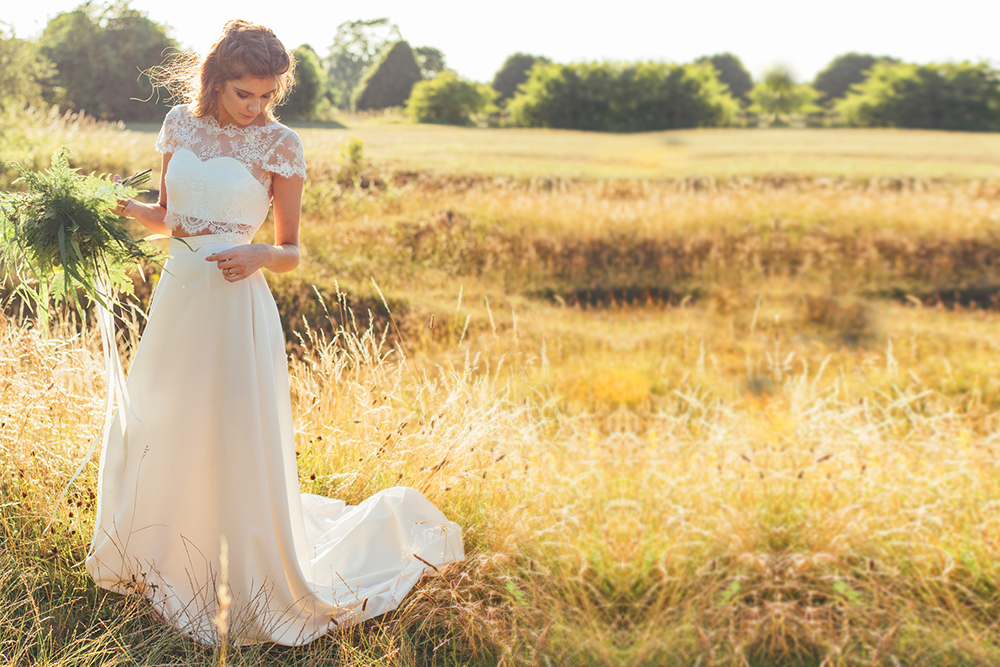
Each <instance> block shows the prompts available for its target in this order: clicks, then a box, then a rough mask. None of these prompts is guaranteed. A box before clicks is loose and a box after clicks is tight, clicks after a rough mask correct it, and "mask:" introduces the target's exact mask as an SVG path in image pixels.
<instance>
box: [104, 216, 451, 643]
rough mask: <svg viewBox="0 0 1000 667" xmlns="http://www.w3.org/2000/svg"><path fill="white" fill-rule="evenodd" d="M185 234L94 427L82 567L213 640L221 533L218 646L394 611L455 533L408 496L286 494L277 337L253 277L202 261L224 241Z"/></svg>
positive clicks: (285, 385) (290, 445)
mask: <svg viewBox="0 0 1000 667" xmlns="http://www.w3.org/2000/svg"><path fill="white" fill-rule="evenodd" d="M184 241H185V242H186V243H187V245H186V244H185V243H184V242H181V241H179V240H176V239H174V240H172V241H171V246H170V255H171V257H170V259H169V260H168V261H167V263H166V265H165V267H164V270H163V273H162V276H161V278H160V281H159V284H158V286H157V288H156V293H155V295H154V298H153V303H152V306H151V308H150V313H149V320H148V322H147V325H146V329H145V332H144V334H143V336H142V340H141V342H140V344H139V347H138V349H137V351H136V354H135V358H134V360H133V363H132V367H131V370H130V372H129V376H128V381H127V385H126V386H127V389H128V397H129V401H130V408H128V409H123V408H121V407H119V410H118V413H117V414H116V416H115V419H114V422H113V423H112V425H111V428H110V429H108V431H107V432H106V433H105V434H104V438H105V440H104V443H103V445H102V453H101V458H100V473H99V483H98V502H97V519H96V525H95V529H94V538H93V542H92V547H91V553H90V555H89V556H88V558H87V559H86V561H85V566H86V568H87V569H88V571H89V572H90V574H91V575H92V576H93V578H94V581H95V582H96V583H97V584H98V585H99V586H101V587H103V588H106V589H109V590H113V591H118V592H122V593H139V594H142V595H144V596H146V597H147V598H148V599H149V600H150V602H151V603H152V604H153V606H154V608H155V609H156V611H157V612H158V613H159V614H160V615H161V616H162V617H164V618H165V619H166V620H167V621H168V622H169V623H171V624H173V625H174V626H176V627H177V628H179V629H180V630H182V631H183V632H185V633H187V634H189V635H190V636H192V637H194V638H195V639H197V640H198V641H201V642H204V643H209V644H215V643H218V641H219V637H220V634H219V632H218V626H217V624H215V623H213V621H214V620H216V619H217V618H218V612H219V606H220V603H219V600H220V597H219V595H218V589H219V584H220V583H221V576H220V575H221V569H222V568H221V561H220V555H221V548H220V544H221V538H223V537H224V538H225V541H226V543H227V545H228V568H227V578H228V591H229V594H230V596H231V597H232V603H231V604H230V605H229V606H228V622H227V627H228V637H229V641H230V642H233V643H235V644H246V643H252V642H259V641H272V642H277V643H279V644H285V645H295V644H303V643H306V642H309V641H311V640H313V639H316V638H317V637H319V636H321V635H323V634H324V633H326V632H328V631H329V630H331V629H335V628H338V627H343V626H345V625H349V624H353V623H357V622H359V621H362V620H365V619H367V618H371V617H373V616H377V615H379V614H382V613H384V612H387V611H389V610H391V609H394V608H395V607H397V606H398V605H399V603H400V601H401V600H402V599H403V596H405V595H406V593H407V592H408V591H409V590H410V589H411V588H412V587H413V586H414V584H415V583H416V582H417V580H418V579H419V578H420V577H421V575H422V574H423V573H424V571H425V569H427V567H428V566H427V565H426V563H432V564H434V565H435V566H438V565H441V564H444V563H447V562H450V561H454V560H460V559H461V558H463V556H464V552H463V548H462V537H461V532H460V528H459V526H458V525H457V524H455V523H453V522H451V521H449V520H448V519H446V518H445V516H444V515H443V514H442V513H441V512H440V511H439V510H438V509H437V508H436V507H434V506H433V505H432V504H431V503H430V502H429V501H428V500H427V499H426V498H425V497H424V496H423V495H422V494H421V493H420V492H418V491H416V490H415V489H411V488H406V487H396V488H391V489H386V490H385V491H381V492H379V493H376V494H375V495H373V496H371V497H370V498H368V499H367V500H365V501H364V502H362V503H361V504H360V505H358V506H350V505H345V503H344V502H342V501H339V500H333V499H330V498H324V497H321V496H316V495H311V494H300V493H299V483H298V474H297V471H296V465H295V443H294V439H293V426H292V409H291V401H290V395H289V382H288V366H287V360H286V358H285V346H284V338H283V335H282V331H281V323H280V321H279V319H278V311H277V308H276V306H275V303H274V299H273V297H272V296H271V292H270V290H269V289H268V287H267V284H266V282H265V280H264V276H263V275H262V274H261V273H260V272H259V271H258V272H257V273H255V274H253V275H252V276H250V277H249V278H247V279H246V280H242V281H239V282H236V283H229V282H227V281H226V280H225V279H224V278H223V277H222V274H221V272H220V270H219V269H218V266H217V265H216V263H215V262H207V261H205V259H204V258H205V257H206V256H207V255H209V254H211V253H213V252H217V251H221V250H224V249H226V248H230V247H232V246H233V245H236V244H234V243H232V242H231V241H225V240H223V239H222V238H220V237H219V236H217V235H207V236H198V237H192V238H187V239H184ZM189 246H190V247H189ZM123 416H124V417H126V418H125V427H124V428H122V422H121V420H122V418H123Z"/></svg>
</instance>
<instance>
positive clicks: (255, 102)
mask: <svg viewBox="0 0 1000 667" xmlns="http://www.w3.org/2000/svg"><path fill="white" fill-rule="evenodd" d="M250 111H253V112H254V113H256V112H258V111H260V100H259V99H257V98H253V99H251V100H250Z"/></svg>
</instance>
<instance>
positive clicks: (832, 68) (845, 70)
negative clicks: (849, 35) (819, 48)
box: [813, 52, 898, 106]
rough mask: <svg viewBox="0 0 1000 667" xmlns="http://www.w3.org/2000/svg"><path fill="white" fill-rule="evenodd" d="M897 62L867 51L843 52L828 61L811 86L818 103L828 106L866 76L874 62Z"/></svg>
mask: <svg viewBox="0 0 1000 667" xmlns="http://www.w3.org/2000/svg"><path fill="white" fill-rule="evenodd" d="M879 62H887V63H893V62H898V61H897V60H896V59H894V58H889V57H887V56H873V55H869V54H867V53H853V52H852V53H845V54H844V55H841V56H837V57H836V58H834V59H833V60H831V61H830V64H829V65H827V66H826V69H824V70H823V71H822V72H820V73H819V74H817V75H816V78H815V79H814V80H813V88H814V89H815V90H816V92H818V93H819V94H820V98H819V100H818V101H819V103H820V104H823V105H826V106H829V105H831V104H833V103H834V102H835V101H836V100H839V99H842V98H843V97H844V96H845V95H847V93H848V92H849V91H850V90H851V86H854V85H856V84H859V83H861V82H863V81H864V80H865V79H866V78H868V72H869V71H870V70H871V68H872V67H873V66H874V65H875V63H879Z"/></svg>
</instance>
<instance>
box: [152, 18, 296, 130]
mask: <svg viewBox="0 0 1000 667" xmlns="http://www.w3.org/2000/svg"><path fill="white" fill-rule="evenodd" d="M150 74H151V78H152V79H153V81H154V83H155V84H157V85H160V86H163V87H165V88H166V89H167V90H168V91H170V93H171V96H172V97H173V98H180V99H182V100H184V101H187V102H190V103H191V114H192V115H194V116H197V117H198V118H204V117H205V116H208V115H214V114H215V113H216V112H217V110H218V99H217V98H218V93H217V92H216V90H215V87H216V86H217V85H225V83H226V82H227V81H232V80H234V79H242V78H243V77H245V76H251V77H254V78H268V77H274V78H275V79H276V81H277V82H278V87H277V90H276V91H275V93H274V97H272V98H271V101H270V104H268V105H267V107H266V108H265V109H264V114H265V115H266V116H267V118H268V119H269V120H275V117H274V109H275V107H277V106H278V105H279V104H281V102H282V101H283V100H284V99H285V97H287V96H288V94H289V93H290V92H291V89H292V83H293V81H294V74H295V58H294V57H293V56H292V54H291V52H290V51H289V50H288V49H286V48H285V45H284V44H282V43H281V41H280V40H279V39H278V38H277V37H276V36H275V34H274V32H272V31H271V29H270V28H267V27H265V26H262V25H257V24H254V23H250V22H248V21H241V20H236V21H229V22H228V23H226V25H225V27H224V28H223V29H222V35H221V36H220V37H219V39H217V40H216V41H215V44H212V47H211V48H210V49H209V50H208V53H206V54H205V56H204V57H203V58H199V57H197V56H194V55H189V54H178V55H177V56H174V57H173V58H172V60H171V62H169V63H168V64H167V65H165V66H163V67H157V68H153V70H152V71H151V72H150Z"/></svg>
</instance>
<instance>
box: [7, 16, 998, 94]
mask: <svg viewBox="0 0 1000 667" xmlns="http://www.w3.org/2000/svg"><path fill="white" fill-rule="evenodd" d="M79 4H80V3H79V2H78V1H77V0H0V21H3V22H6V23H8V24H10V25H12V26H13V27H14V30H15V32H16V34H17V35H18V36H19V37H34V36H37V35H38V34H40V33H41V30H42V29H43V28H44V27H45V23H46V22H47V21H48V19H50V18H51V17H53V16H55V15H56V14H58V13H59V12H62V11H67V10H70V9H72V8H74V7H76V6H77V5H79ZM131 5H132V7H134V8H136V9H139V10H142V11H144V12H146V13H147V14H148V15H149V17H150V18H151V19H153V20H154V21H156V22H158V23H162V24H164V25H167V26H168V27H169V28H170V34H171V36H172V37H174V38H175V39H176V40H178V41H179V42H180V43H181V45H182V46H183V47H186V48H192V49H195V50H197V51H204V50H205V49H206V48H207V47H208V46H209V45H210V44H211V43H212V42H213V41H214V40H215V38H216V36H217V35H218V34H219V32H220V30H221V28H222V25H223V24H224V23H225V22H226V21H227V20H229V19H233V18H242V19H246V20H249V21H254V22H257V23H263V24H265V25H267V26H269V27H271V28H272V29H273V30H274V31H275V33H276V34H277V35H278V37H279V38H280V39H281V40H282V41H283V42H284V44H285V46H287V47H289V48H294V47H296V46H299V45H300V44H303V43H309V44H311V45H312V46H313V48H315V49H316V51H317V52H318V53H319V54H320V56H325V55H326V54H327V51H328V48H329V46H330V44H331V43H332V42H333V35H334V34H335V33H336V30H337V26H338V25H339V24H340V23H342V22H344V21H348V20H356V19H371V18H379V17H383V16H387V17H389V19H390V20H391V21H393V22H394V23H396V24H397V25H399V28H400V31H401V33H402V35H403V38H404V39H406V40H407V41H409V43H410V45H411V46H414V47H416V46H433V47H436V48H438V49H441V51H443V52H444V55H445V59H446V63H447V65H448V66H449V67H451V68H452V69H454V70H456V71H457V72H458V73H459V74H461V75H462V76H465V77H467V78H470V79H474V80H477V81H483V82H489V81H491V80H492V78H493V74H494V73H495V72H496V70H497V69H498V68H499V67H500V65H501V64H502V63H503V61H504V59H505V58H506V57H507V56H508V55H510V54H511V53H514V52H516V51H524V52H527V53H532V54H536V55H544V56H548V57H549V58H551V59H552V60H555V61H557V62H574V61H580V60H604V59H610V60H665V61H670V62H688V61H690V60H693V59H695V58H697V57H699V56H703V55H708V54H713V53H719V52H723V51H730V52H732V53H734V54H735V55H737V56H739V57H740V59H742V60H743V63H744V65H746V67H747V69H748V70H750V72H751V74H753V75H754V76H755V77H756V76H758V75H759V74H760V73H761V72H762V71H764V70H765V69H766V68H767V67H768V66H770V65H774V64H783V65H785V66H787V67H790V68H791V70H792V72H793V73H794V74H795V75H796V77H797V78H798V79H800V80H803V81H805V80H811V79H812V77H813V76H814V75H815V74H816V72H818V71H819V70H821V69H823V68H824V67H825V66H826V64H827V63H828V62H829V61H830V60H831V59H832V58H833V57H834V56H837V55H839V54H842V53H846V52H848V51H858V52H862V53H872V54H875V55H890V56H895V57H897V58H901V59H903V60H906V61H912V62H929V61H943V60H989V61H992V62H994V64H1000V0H949V1H948V2H934V3H931V2H927V1H926V0H924V1H923V2H921V0H905V1H904V0H837V1H836V2H829V1H828V2H809V1H808V0H805V1H804V0H757V1H756V2H750V1H748V0H710V1H703V2H699V1H698V0H685V1H684V2H674V1H672V0H660V1H651V0H612V1H610V2H608V1H604V2H593V1H591V2H587V1H582V2H580V1H578V2H575V3H574V2H567V1H565V0H561V1H555V0H504V1H503V2H489V3H487V2H469V0H461V1H459V0H446V1H442V2H416V1H415V0H367V1H362V2H350V3H348V2H330V1H329V0H322V1H320V2H305V1H303V0H284V1H283V2H274V1H272V2H264V1H263V0H244V1H243V2H218V3H217V2H213V1H212V0H169V1H166V0H161V1H159V2H154V1H153V0H132V2H131Z"/></svg>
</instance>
